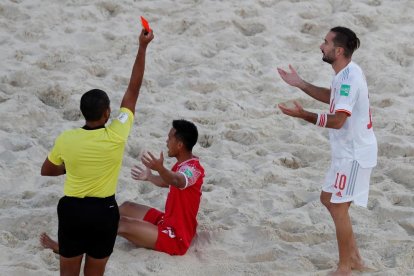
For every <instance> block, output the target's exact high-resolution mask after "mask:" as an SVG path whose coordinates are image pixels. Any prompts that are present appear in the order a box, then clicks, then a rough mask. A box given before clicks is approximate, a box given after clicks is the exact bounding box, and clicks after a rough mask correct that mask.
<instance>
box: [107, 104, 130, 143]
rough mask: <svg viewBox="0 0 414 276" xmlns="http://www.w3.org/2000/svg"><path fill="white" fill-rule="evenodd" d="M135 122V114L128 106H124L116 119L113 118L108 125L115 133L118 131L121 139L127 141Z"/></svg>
mask: <svg viewBox="0 0 414 276" xmlns="http://www.w3.org/2000/svg"><path fill="white" fill-rule="evenodd" d="M133 122H134V114H132V112H131V110H129V109H128V108H125V107H122V108H121V109H120V111H119V115H118V117H117V118H116V119H114V120H112V122H111V124H110V125H109V126H108V127H107V129H108V130H110V131H111V132H113V133H116V134H117V135H118V136H119V138H121V140H123V141H126V140H127V138H128V135H129V133H130V130H131V127H132V123H133Z"/></svg>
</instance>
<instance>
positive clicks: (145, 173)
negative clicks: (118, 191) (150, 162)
mask: <svg viewBox="0 0 414 276" xmlns="http://www.w3.org/2000/svg"><path fill="white" fill-rule="evenodd" d="M150 175H151V169H150V168H147V167H144V168H142V167H140V166H137V165H134V166H133V167H132V168H131V176H132V179H135V180H142V181H147V180H149V177H150Z"/></svg>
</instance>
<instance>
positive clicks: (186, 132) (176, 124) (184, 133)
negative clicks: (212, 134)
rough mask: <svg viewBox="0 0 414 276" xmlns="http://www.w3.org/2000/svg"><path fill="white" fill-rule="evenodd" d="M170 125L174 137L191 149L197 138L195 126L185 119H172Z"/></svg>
mask: <svg viewBox="0 0 414 276" xmlns="http://www.w3.org/2000/svg"><path fill="white" fill-rule="evenodd" d="M172 127H173V128H174V129H175V137H176V138H177V139H178V140H180V141H181V142H183V144H184V146H185V148H186V149H187V150H189V151H192V150H193V147H194V145H195V144H196V143H197V139H198V131H197V127H196V126H195V125H194V124H193V123H192V122H189V121H186V120H174V121H173V122H172Z"/></svg>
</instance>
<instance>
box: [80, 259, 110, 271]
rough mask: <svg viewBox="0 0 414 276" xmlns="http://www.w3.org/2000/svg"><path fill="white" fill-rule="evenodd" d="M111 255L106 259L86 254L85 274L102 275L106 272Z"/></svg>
mask: <svg viewBox="0 0 414 276" xmlns="http://www.w3.org/2000/svg"><path fill="white" fill-rule="evenodd" d="M108 260H109V257H106V258H104V259H95V258H92V257H91V256H88V255H86V260H85V267H84V268H83V273H84V275H85V276H102V275H104V272H105V267H106V263H107V262H108Z"/></svg>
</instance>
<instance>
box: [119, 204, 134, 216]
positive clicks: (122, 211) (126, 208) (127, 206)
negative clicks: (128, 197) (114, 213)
mask: <svg viewBox="0 0 414 276" xmlns="http://www.w3.org/2000/svg"><path fill="white" fill-rule="evenodd" d="M132 205H133V203H132V202H131V201H125V202H124V203H122V204H121V205H120V206H119V213H120V215H121V216H122V215H123V214H124V213H125V211H126V210H128V209H129V208H130V206H132Z"/></svg>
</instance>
